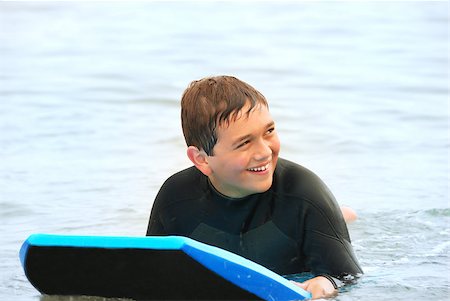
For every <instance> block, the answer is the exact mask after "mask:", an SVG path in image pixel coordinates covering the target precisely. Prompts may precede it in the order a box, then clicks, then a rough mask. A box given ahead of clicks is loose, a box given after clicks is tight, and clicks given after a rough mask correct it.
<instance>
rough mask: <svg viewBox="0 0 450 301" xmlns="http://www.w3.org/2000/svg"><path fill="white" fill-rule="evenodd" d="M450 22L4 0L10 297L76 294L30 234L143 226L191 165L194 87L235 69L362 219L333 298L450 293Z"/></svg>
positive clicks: (395, 14) (398, 6)
mask: <svg viewBox="0 0 450 301" xmlns="http://www.w3.org/2000/svg"><path fill="white" fill-rule="evenodd" d="M448 25H449V17H448V2H442V1H437V2H426V1H414V2H412V1H410V2H389V1H379V2H370V3H369V2H362V3H361V2H283V1H281V2H275V1H274V2H267V1H266V2H254V1H252V2H92V3H90V2H59V3H58V2H0V233H1V236H0V258H1V262H0V299H1V300H27V301H31V300H40V299H41V300H69V299H67V298H66V299H65V298H61V299H60V298H55V297H50V298H47V297H40V295H39V293H38V292H37V291H36V290H35V289H34V288H33V287H32V286H31V284H30V283H29V282H28V281H27V279H26V278H25V275H24V273H23V271H22V269H21V266H20V262H19V258H18V251H19V248H20V246H21V244H22V242H23V241H24V240H25V239H26V238H27V237H28V236H29V235H30V234H32V233H36V232H39V233H56V234H86V235H130V236H141V235H144V234H145V230H146V227H147V221H148V215H149V212H150V209H151V206H152V201H153V199H154V197H155V195H156V193H157V191H158V189H159V187H160V185H161V184H162V182H163V181H164V180H165V179H166V178H167V177H168V176H169V175H171V174H172V173H174V172H176V171H178V170H180V169H182V168H185V167H188V166H190V163H189V161H188V160H187V158H186V156H185V145H184V140H183V137H182V134H181V126H180V121H179V99H180V96H181V93H182V92H183V90H184V89H185V87H186V86H187V85H188V83H189V82H190V81H191V80H194V79H199V78H201V77H204V76H208V75H216V74H231V75H235V76H237V77H239V78H241V79H242V80H244V81H247V82H248V83H250V84H251V85H253V86H255V87H256V88H258V89H259V90H260V91H261V92H262V93H263V94H264V95H265V96H266V97H267V98H268V100H269V102H270V106H271V112H272V115H273V117H274V119H275V121H276V122H277V129H278V133H279V136H280V139H281V142H282V152H281V155H282V156H283V157H285V158H287V159H290V160H294V161H296V162H298V163H300V164H302V165H304V166H306V167H308V168H310V169H312V170H313V171H314V172H315V173H317V174H318V175H319V176H320V177H321V178H322V179H323V180H324V181H325V182H326V183H327V185H328V186H329V187H330V189H331V190H332V191H333V193H334V194H335V196H336V198H337V199H338V201H339V203H340V204H341V205H349V206H351V207H352V208H354V209H355V210H356V211H357V212H358V214H359V219H358V221H357V222H355V223H353V224H350V225H349V230H350V233H351V237H352V240H353V245H354V249H355V251H356V253H357V255H358V257H359V260H360V262H361V264H362V266H363V268H364V270H365V272H366V274H365V276H364V277H363V278H362V279H361V280H360V282H359V283H358V284H357V285H355V286H353V287H350V288H348V289H346V290H345V291H344V292H342V293H341V294H340V295H339V296H338V297H336V298H335V299H334V300H449V299H450V297H449V296H450V291H449V285H450V275H449V270H450V269H449V268H450V262H449V252H450V240H449V236H450V227H449V218H450V206H449V146H450V145H449V144H450V142H449V86H448V85H449V78H448V72H449V71H448V70H449V61H448V50H449V49H448V43H449V38H448ZM174 277H176V275H174ZM88 299H93V300H94V299H95V298H88ZM100 299H101V298H100ZM70 300H85V298H81V297H78V298H70ZM95 300H97V299H95Z"/></svg>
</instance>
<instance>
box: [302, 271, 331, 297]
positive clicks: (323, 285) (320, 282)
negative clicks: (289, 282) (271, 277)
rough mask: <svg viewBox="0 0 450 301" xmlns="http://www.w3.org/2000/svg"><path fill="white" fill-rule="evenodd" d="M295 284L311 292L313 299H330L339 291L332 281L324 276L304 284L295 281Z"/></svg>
mask: <svg viewBox="0 0 450 301" xmlns="http://www.w3.org/2000/svg"><path fill="white" fill-rule="evenodd" d="M294 284H295V285H298V286H300V287H301V288H302V289H304V290H306V291H308V292H310V293H311V294H312V299H319V298H329V297H332V296H334V295H336V293H337V290H336V289H335V288H334V286H333V284H332V283H331V282H330V280H328V279H327V278H325V277H323V276H318V277H315V278H312V279H309V280H307V281H305V282H302V283H299V282H295V281H294Z"/></svg>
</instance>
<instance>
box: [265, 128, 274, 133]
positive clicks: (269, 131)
mask: <svg viewBox="0 0 450 301" xmlns="http://www.w3.org/2000/svg"><path fill="white" fill-rule="evenodd" d="M273 131H275V128H274V127H272V128H270V129H268V130H267V134H271V133H273Z"/></svg>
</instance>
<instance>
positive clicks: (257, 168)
mask: <svg viewBox="0 0 450 301" xmlns="http://www.w3.org/2000/svg"><path fill="white" fill-rule="evenodd" d="M267 168H269V164H267V165H265V166H261V167H255V168H249V169H248V170H250V171H264V170H266V169H267Z"/></svg>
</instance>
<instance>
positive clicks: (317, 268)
mask: <svg viewBox="0 0 450 301" xmlns="http://www.w3.org/2000/svg"><path fill="white" fill-rule="evenodd" d="M327 193H329V191H327ZM304 222H305V232H304V239H303V252H304V254H305V257H306V258H307V266H308V267H310V269H311V271H312V272H313V273H314V274H315V275H329V276H331V277H333V278H336V279H337V280H335V281H334V282H335V283H334V284H335V285H336V286H340V285H343V284H345V283H347V282H352V281H354V279H355V277H357V276H358V275H361V274H362V273H363V271H362V269H361V267H360V265H359V263H358V260H357V258H356V256H355V254H354V251H353V247H352V245H351V242H350V236H349V234H348V229H347V225H346V223H345V220H344V218H343V216H342V213H341V210H339V206H338V205H337V202H336V201H335V200H334V197H333V196H332V195H331V193H329V195H328V196H327V197H326V198H325V200H324V201H323V202H313V203H312V206H311V207H310V210H309V211H308V213H307V214H306V216H305V220H304ZM349 280H350V281H349ZM331 281H333V279H331ZM338 282H342V283H338Z"/></svg>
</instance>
